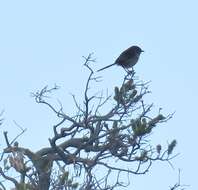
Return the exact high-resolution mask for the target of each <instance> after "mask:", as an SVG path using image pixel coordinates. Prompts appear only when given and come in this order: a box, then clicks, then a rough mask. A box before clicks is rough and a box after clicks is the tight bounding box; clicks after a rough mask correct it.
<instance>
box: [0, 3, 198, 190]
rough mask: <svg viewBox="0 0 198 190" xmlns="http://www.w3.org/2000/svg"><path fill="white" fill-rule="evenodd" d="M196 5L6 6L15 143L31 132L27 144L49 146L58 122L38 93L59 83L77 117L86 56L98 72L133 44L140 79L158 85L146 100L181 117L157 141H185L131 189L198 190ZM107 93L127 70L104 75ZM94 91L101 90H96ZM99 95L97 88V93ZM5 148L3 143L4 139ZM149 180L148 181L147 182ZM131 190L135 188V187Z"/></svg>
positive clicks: (7, 114) (1, 7)
mask: <svg viewBox="0 0 198 190" xmlns="http://www.w3.org/2000/svg"><path fill="white" fill-rule="evenodd" d="M197 7H198V2H197V1H196V0H188V1H183V0H175V1H172V0H166V1H157V0H150V1H146V0H140V1H134V0H124V1H120V0H118V1H115V0H108V1H107V0H100V1H92V0H84V1H77V0H73V1H66V0H64V1H63V0H59V1H52V0H42V1H38V0H34V1H25V0H23V1H22V0H18V1H12V0H10V1H3V0H1V1H0V65H1V72H0V87H1V94H0V110H4V114H3V117H4V119H5V120H4V123H3V125H2V126H1V127H0V133H1V134H2V132H3V131H5V130H7V131H8V134H9V136H10V137H11V138H13V137H14V136H15V135H16V134H17V133H19V131H20V130H19V128H18V127H17V126H16V125H15V124H14V121H15V122H17V124H18V125H20V126H21V127H23V128H27V131H26V132H25V134H23V136H21V138H20V139H19V143H20V145H21V146H24V147H29V148H32V149H33V150H38V149H39V148H40V147H45V146H48V145H49V143H48V140H47V139H48V138H49V137H50V135H52V126H53V124H55V123H56V121H57V120H56V117H55V115H53V113H52V112H50V111H49V110H48V109H47V108H46V107H44V106H42V105H38V104H36V103H35V101H34V99H33V98H32V97H31V92H36V91H37V90H39V89H41V88H43V87H44V86H46V85H49V87H52V86H53V85H54V84H57V85H59V86H61V88H60V90H59V91H57V92H56V93H55V96H54V97H55V99H56V98H58V99H59V100H61V102H62V103H63V105H65V106H64V109H65V111H66V113H68V114H69V113H71V114H72V113H73V110H74V109H73V108H74V103H73V102H72V97H71V93H72V94H75V95H76V97H77V98H78V99H79V100H80V99H81V96H82V92H83V89H84V86H85V82H86V79H87V74H88V72H87V70H86V69H85V68H84V67H83V61H84V60H83V58H82V56H87V55H88V54H89V53H92V52H93V53H94V55H93V56H94V58H96V62H95V63H94V65H93V67H94V69H96V70H97V69H99V68H101V67H103V66H106V65H108V64H111V63H113V61H114V60H115V59H116V58H117V56H118V55H119V54H120V53H121V52H122V51H123V50H125V49H126V48H128V47H129V46H131V45H138V46H140V47H141V48H142V49H143V50H144V51H145V52H144V53H143V54H142V55H141V58H140V60H139V62H138V64H137V65H136V66H135V71H136V74H137V75H138V76H139V78H140V79H141V80H145V81H151V83H150V90H151V91H152V94H150V95H149V96H148V97H147V101H149V102H151V103H152V102H153V103H154V104H155V107H154V109H156V110H158V108H159V107H162V108H163V112H164V113H172V112H175V114H174V117H173V118H172V119H171V120H170V121H168V122H167V123H165V124H163V125H161V126H160V127H159V128H158V129H156V130H155V131H154V134H153V141H154V142H155V143H158V142H159V143H162V144H163V143H164V144H165V145H166V144H167V142H170V141H171V140H172V139H176V140H177V142H178V145H177V148H176V149H175V153H180V155H179V156H178V157H176V158H175V159H174V160H173V161H172V163H173V165H174V169H172V168H171V167H170V165H168V164H167V163H160V162H159V163H155V164H154V165H153V167H152V168H151V170H150V172H149V173H148V174H147V175H145V176H138V177H137V176H132V178H131V184H130V188H131V189H132V188H133V189H136V190H141V189H145V186H146V187H147V189H161V190H167V189H168V188H169V186H170V185H173V184H174V183H175V182H177V178H178V169H181V183H183V184H186V185H189V187H188V188H187V189H190V190H196V189H197V188H196V186H197V170H198V165H197V156H198V153H197V151H196V149H197V145H196V144H197V141H196V138H197V133H198V129H197V123H196V117H197V107H198V101H197V94H198V88H197V82H198V75H197V70H198V66H197V62H198V58H197V44H198V37H197V34H198V25H197V18H198V11H197ZM101 75H102V77H103V80H102V82H101V87H100V88H102V89H107V88H108V89H109V91H110V92H111V91H112V90H113V88H114V86H116V85H119V84H121V82H122V78H123V75H124V71H123V70H122V69H121V68H119V67H114V68H113V67H112V68H109V69H108V70H105V71H103V72H102V73H101ZM93 89H94V87H93ZM96 90H97V89H96ZM0 138H1V142H0V146H1V147H0V148H1V149H2V147H3V144H4V139H3V135H1V137H0ZM142 181H144V183H142ZM130 188H129V189H130Z"/></svg>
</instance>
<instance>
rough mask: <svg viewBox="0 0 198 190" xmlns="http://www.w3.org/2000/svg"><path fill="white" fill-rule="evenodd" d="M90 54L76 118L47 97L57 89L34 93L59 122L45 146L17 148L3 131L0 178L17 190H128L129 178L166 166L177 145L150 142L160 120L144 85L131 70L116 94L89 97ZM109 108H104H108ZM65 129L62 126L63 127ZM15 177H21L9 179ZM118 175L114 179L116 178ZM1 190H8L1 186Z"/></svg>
mask: <svg viewBox="0 0 198 190" xmlns="http://www.w3.org/2000/svg"><path fill="white" fill-rule="evenodd" d="M92 62H94V60H93V59H92V57H91V54H90V55H89V56H88V57H86V58H85V63H84V65H85V67H86V68H87V69H88V70H89V75H88V79H87V83H86V86H85V91H84V101H83V106H80V104H79V103H78V101H77V100H76V98H75V96H74V95H73V99H74V102H75V106H76V108H77V113H76V114H75V115H73V116H69V115H67V114H66V113H64V111H63V107H62V106H60V108H59V109H56V108H55V106H54V105H52V104H51V103H49V102H48V101H47V99H46V96H49V94H50V93H53V91H55V90H57V89H58V86H56V85H55V86H54V87H53V88H48V87H47V86H46V87H44V88H43V89H41V90H39V91H37V92H36V93H33V97H34V98H35V100H36V102H37V103H38V104H43V105H45V106H47V107H48V108H49V109H50V110H51V111H52V112H53V113H54V114H55V115H56V116H57V117H58V119H59V122H58V123H57V124H56V125H54V126H53V132H54V135H53V136H52V137H51V138H49V147H45V148H41V149H40V150H38V151H36V152H33V151H31V150H30V149H28V148H26V147H23V146H22V145H19V144H18V142H17V138H18V137H19V136H20V135H21V134H22V133H24V130H22V132H21V134H19V135H18V136H17V137H16V138H15V139H14V140H12V141H11V140H10V139H9V138H8V132H4V138H5V141H6V144H7V147H5V148H4V150H3V152H2V155H1V162H3V165H2V167H1V168H0V174H1V178H4V179H5V180H6V181H10V182H11V183H13V185H14V189H17V190H22V189H23V190H25V189H29V190H48V189H55V190H62V189H68V190H70V189H71V190H73V189H79V190H113V189H117V188H119V189H120V188H121V187H126V186H127V185H128V184H129V178H128V176H129V175H140V174H145V173H146V172H148V171H149V168H150V167H151V165H152V164H153V163H155V162H156V161H164V162H170V160H171V159H172V158H174V157H175V155H172V152H173V149H174V147H175V146H176V140H173V141H172V142H171V143H170V144H169V145H168V146H167V147H162V146H161V145H160V144H158V145H156V146H152V145H151V143H150V141H149V140H148V137H150V136H151V135H152V132H153V130H154V129H155V128H156V127H158V126H159V124H160V123H164V122H167V121H168V120H169V119H170V118H171V117H172V114H169V115H167V116H164V115H163V114H162V113H161V109H159V110H158V111H157V114H156V115H154V114H153V111H152V108H153V104H146V103H145V102H144V96H145V95H147V94H148V93H149V90H148V83H147V82H141V81H138V80H135V77H134V76H135V72H134V70H132V71H128V72H127V74H126V76H125V77H124V79H123V83H122V85H121V87H118V86H116V87H115V88H114V95H113V96H111V95H107V96H104V95H103V93H102V92H101V93H100V95H98V94H96V95H90V94H89V89H90V88H91V84H92V83H94V82H99V79H100V77H97V76H96V75H95V73H94V71H93V70H92V68H91V63H92ZM106 105H108V106H106ZM65 125H66V126H65ZM10 173H16V174H17V175H18V176H19V177H18V178H15V177H12V176H13V175H11V174H10ZM115 176H116V177H115ZM0 185H1V189H6V187H5V185H4V183H3V182H1V183H0Z"/></svg>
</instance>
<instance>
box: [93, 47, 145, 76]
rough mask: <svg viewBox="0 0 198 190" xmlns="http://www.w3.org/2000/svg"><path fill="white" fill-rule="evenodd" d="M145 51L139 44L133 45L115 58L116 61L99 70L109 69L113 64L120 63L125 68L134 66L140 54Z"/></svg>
mask: <svg viewBox="0 0 198 190" xmlns="http://www.w3.org/2000/svg"><path fill="white" fill-rule="evenodd" d="M142 52H144V51H143V50H142V49H141V48H140V47H138V46H131V47H129V48H128V49H126V50H125V51H123V52H122V53H121V54H120V56H119V57H118V58H117V59H116V60H115V62H114V63H112V64H110V65H107V66H106V67H103V68H102V69H99V70H97V72H99V71H102V70H104V69H107V68H109V67H111V66H113V65H118V66H121V67H123V68H124V69H129V68H132V67H133V66H134V65H135V64H136V63H137V62H138V59H139V57H140V54H141V53H142Z"/></svg>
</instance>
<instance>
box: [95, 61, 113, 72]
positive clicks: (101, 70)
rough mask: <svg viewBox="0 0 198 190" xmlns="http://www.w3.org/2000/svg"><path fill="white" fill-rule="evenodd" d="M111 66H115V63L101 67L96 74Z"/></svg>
mask: <svg viewBox="0 0 198 190" xmlns="http://www.w3.org/2000/svg"><path fill="white" fill-rule="evenodd" d="M113 65H116V63H112V64H111V65H107V66H106V67H103V68H102V69H99V70H97V72H99V71H102V70H104V69H107V68H109V67H111V66H113Z"/></svg>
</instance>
